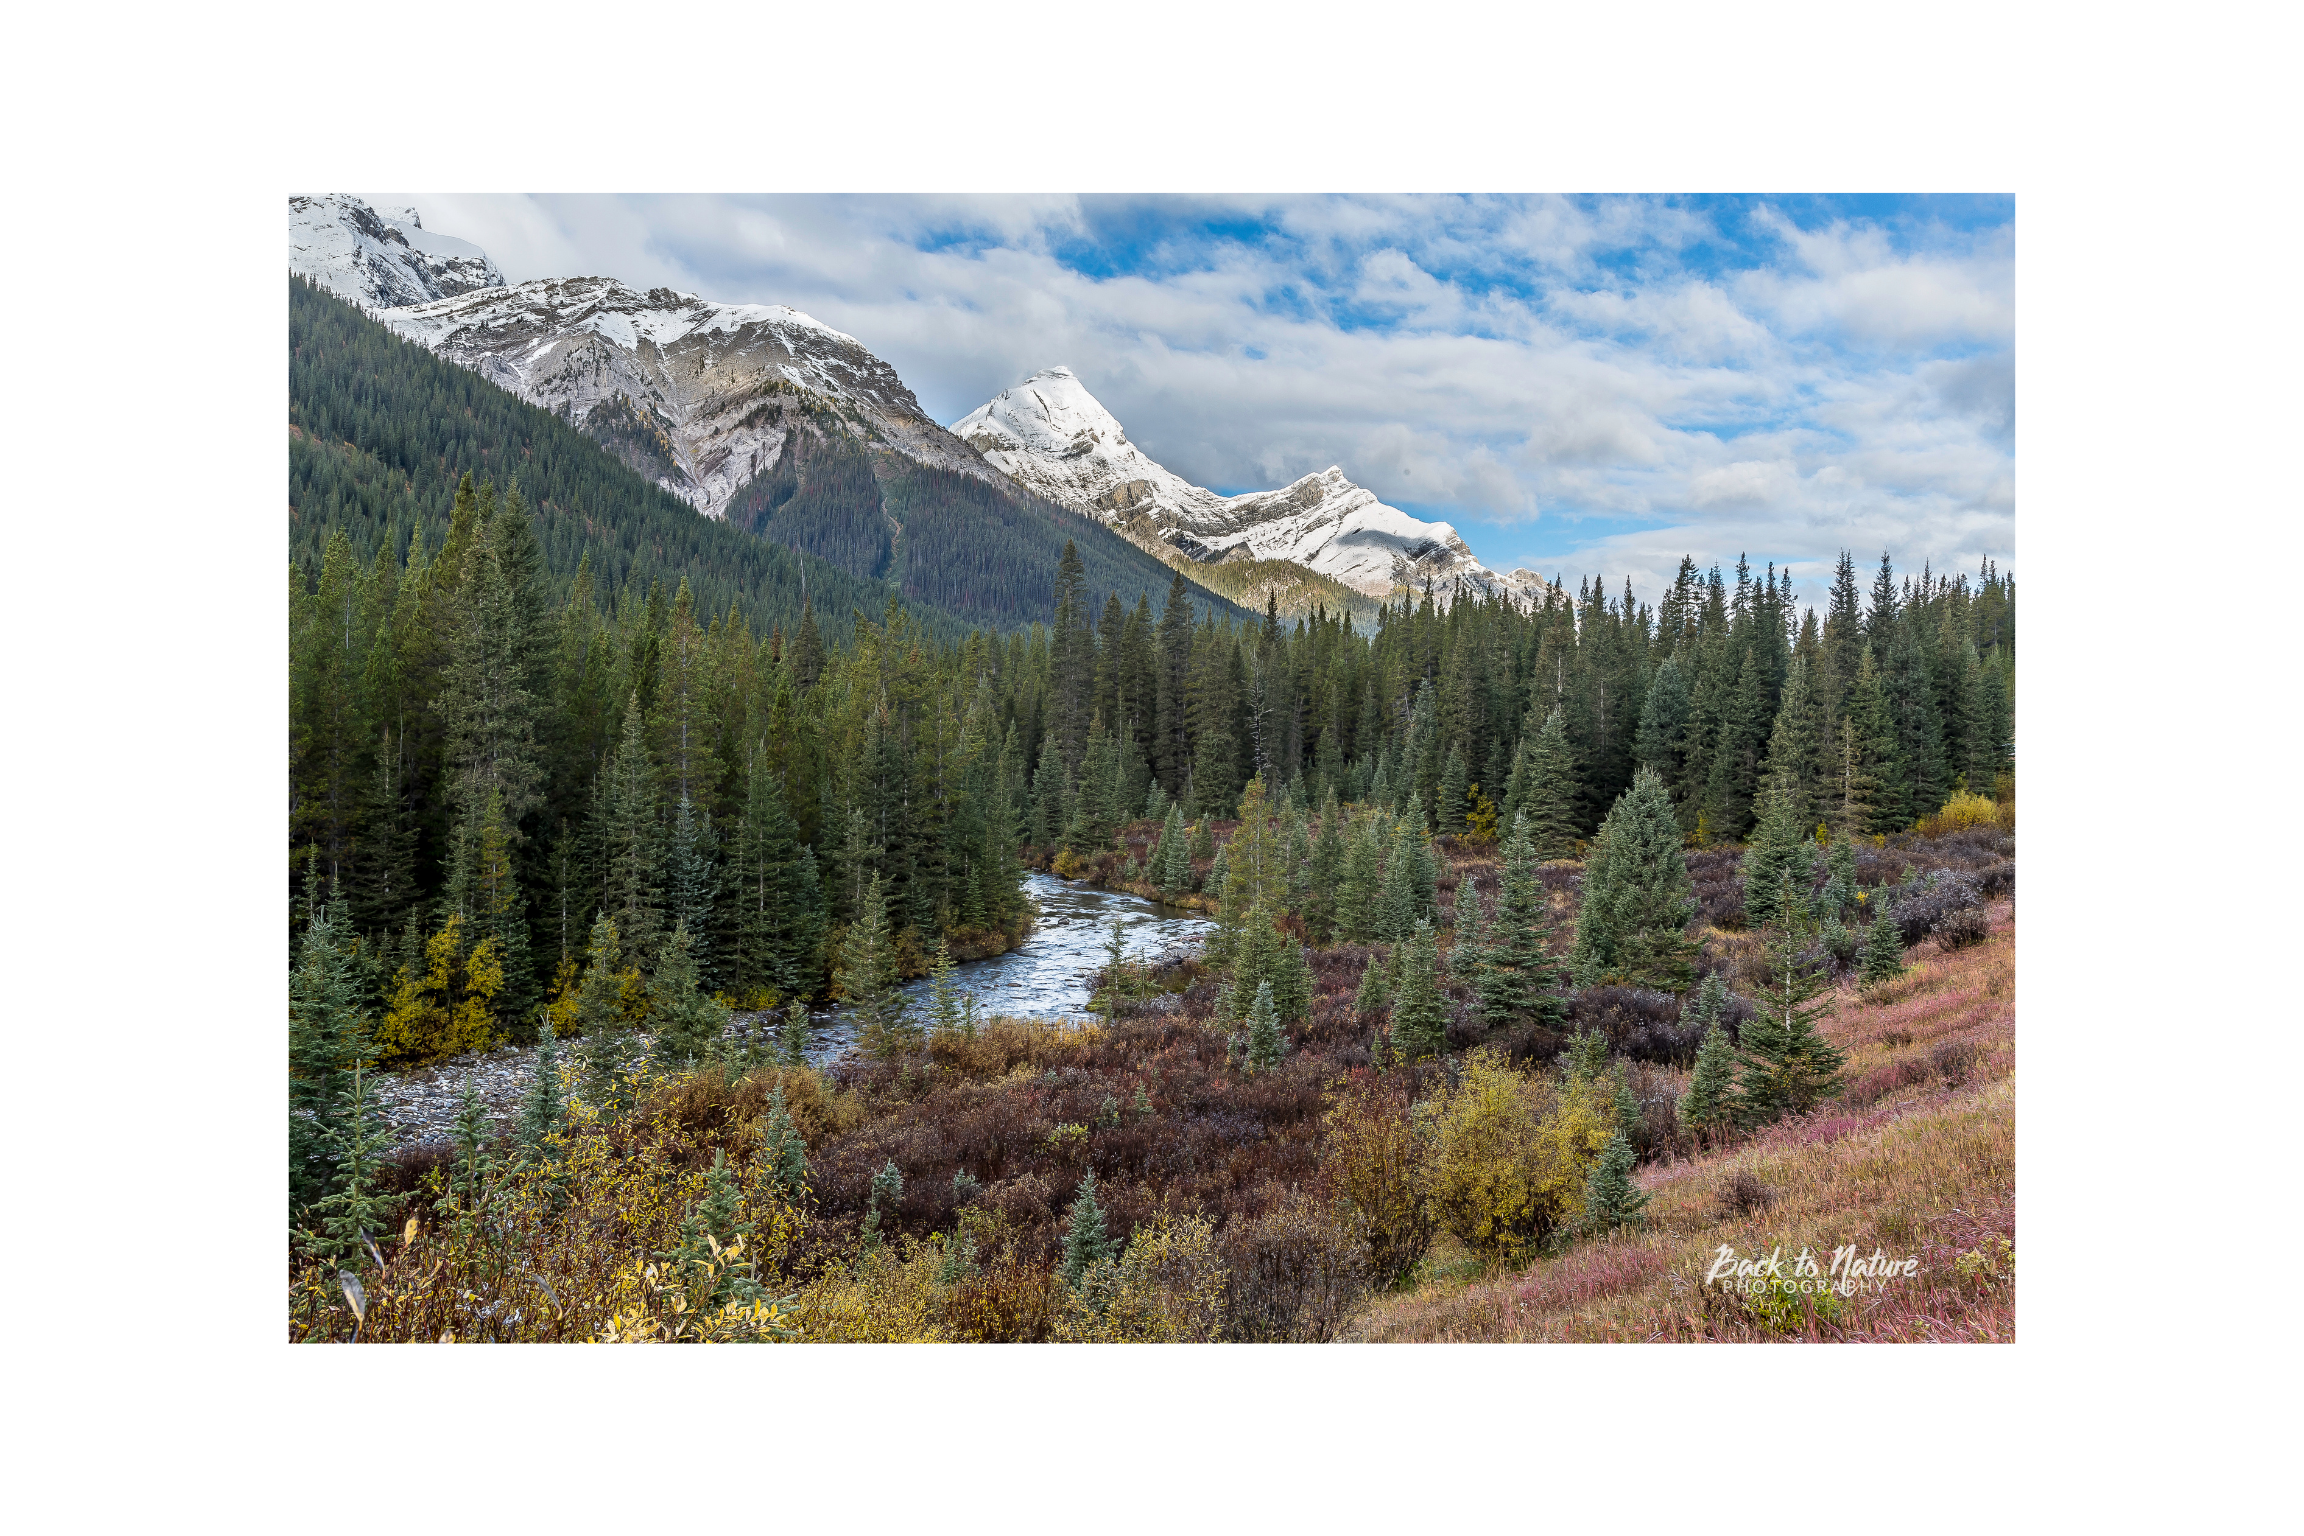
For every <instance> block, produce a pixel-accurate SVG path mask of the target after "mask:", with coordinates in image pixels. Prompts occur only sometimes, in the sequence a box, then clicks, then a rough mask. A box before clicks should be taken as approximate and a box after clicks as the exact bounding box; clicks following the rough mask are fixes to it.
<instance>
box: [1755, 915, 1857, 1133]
mask: <svg viewBox="0 0 2304 1536" xmlns="http://www.w3.org/2000/svg"><path fill="white" fill-rule="evenodd" d="M1767 958H1768V979H1767V982H1766V984H1765V985H1764V986H1763V987H1762V988H1761V989H1760V993H1759V997H1758V999H1757V1001H1758V1003H1759V1005H1760V1006H1759V1010H1758V1011H1757V1012H1756V1013H1755V1014H1754V1015H1753V1017H1752V1018H1751V1020H1750V1021H1748V1022H1747V1023H1746V1024H1745V1025H1744V1027H1743V1029H1742V1030H1741V1031H1740V1032H1739V1034H1738V1039H1737V1058H1738V1061H1739V1063H1740V1065H1741V1066H1742V1069H1743V1070H1742V1074H1741V1076H1740V1077H1739V1079H1738V1082H1737V1095H1736V1116H1737V1119H1738V1120H1740V1121H1742V1122H1743V1123H1744V1124H1746V1125H1766V1124H1768V1123H1769V1122H1771V1121H1774V1120H1778V1119H1781V1118H1782V1117H1784V1116H1785V1115H1788V1114H1800V1113H1803V1112H1805V1111H1807V1110H1808V1109H1810V1108H1811V1107H1813V1106H1814V1105H1815V1104H1816V1103H1817V1102H1819V1101H1820V1100H1823V1099H1828V1098H1831V1097H1832V1096H1833V1095H1835V1094H1837V1093H1838V1092H1839V1091H1840V1068H1841V1067H1842V1065H1843V1064H1844V1063H1845V1062H1846V1060H1847V1058H1846V1056H1845V1055H1844V1054H1843V1053H1842V1052H1841V1050H1840V1049H1839V1048H1838V1047H1837V1046H1835V1045H1833V1044H1832V1043H1831V1042H1830V1041H1828V1040H1826V1039H1825V1038H1824V1037H1823V1036H1822V1035H1820V1034H1818V1033H1817V1032H1816V1027H1815V1025H1816V1021H1817V1020H1818V1019H1820V1018H1822V1017H1824V1016H1825V1015H1826V1014H1828V1013H1830V1012H1831V1011H1832V1003H1831V1001H1830V998H1829V996H1827V995H1826V994H1828V993H1829V990H1830V989H1829V987H1828V985H1827V983H1826V982H1825V980H1824V978H1823V974H1822V972H1821V971H1820V969H1819V968H1817V967H1816V966H1814V965H1812V964H1810V963H1809V962H1807V961H1806V960H1804V959H1803V958H1802V949H1801V943H1800V939H1799V937H1798V935H1796V934H1794V933H1791V932H1789V931H1784V930H1779V931H1778V932H1777V934H1776V935H1775V937H1774V939H1773V940H1772V941H1771V942H1770V944H1769V945H1768V949H1767ZM1819 996H1825V998H1826V1000H1825V1001H1823V1002H1816V1001H1815V999H1816V998H1817V997H1819Z"/></svg>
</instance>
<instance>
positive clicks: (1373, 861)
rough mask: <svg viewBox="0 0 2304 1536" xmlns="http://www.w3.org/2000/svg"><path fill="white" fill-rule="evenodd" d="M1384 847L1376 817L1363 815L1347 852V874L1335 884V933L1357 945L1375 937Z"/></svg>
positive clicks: (1340, 877)
mask: <svg viewBox="0 0 2304 1536" xmlns="http://www.w3.org/2000/svg"><path fill="white" fill-rule="evenodd" d="M1383 848H1384V845H1383V842H1382V834H1381V833H1380V832H1379V831H1378V829H1377V825H1376V817H1375V816H1374V815H1371V814H1365V813H1364V814H1363V815H1362V816H1361V817H1360V820H1359V824H1358V825H1357V826H1356V827H1355V828H1354V829H1353V832H1352V836H1351V840H1350V842H1349V843H1348V844H1347V846H1346V848H1345V852H1344V872H1343V874H1342V875H1341V876H1339V877H1338V879H1337V883H1336V933H1337V936H1338V937H1340V938H1344V939H1348V940H1350V941H1351V942H1353V943H1355V944H1365V943H1367V942H1368V941H1369V940H1370V939H1372V938H1374V937H1376V931H1377V924H1378V922H1379V921H1380V915H1379V914H1380V911H1381V908H1380V907H1379V905H1378V898H1379V896H1380V894H1381V892H1382V889H1383V875H1384V867H1383V866H1384V851H1383Z"/></svg>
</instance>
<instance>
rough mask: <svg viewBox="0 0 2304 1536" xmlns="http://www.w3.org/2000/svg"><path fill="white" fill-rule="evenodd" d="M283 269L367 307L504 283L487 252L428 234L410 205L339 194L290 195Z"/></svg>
mask: <svg viewBox="0 0 2304 1536" xmlns="http://www.w3.org/2000/svg"><path fill="white" fill-rule="evenodd" d="M288 270H289V271H291V272H299V273H302V274H303V275H304V276H306V277H308V278H311V279H312V280H313V281H314V282H316V283H318V284H320V286H322V287H323V288H326V289H327V290H328V291H329V292H331V293H333V294H336V295H337V296H338V297H340V298H345V299H349V300H351V301H352V302H353V303H355V304H358V305H360V306H361V307H362V308H365V309H390V308H394V307H396V306H399V305H403V304H423V303H427V302H429V301H431V300H433V299H445V298H451V297H454V296H455V295H457V294H463V293H470V292H472V291H473V290H474V289H476V288H491V287H499V288H500V287H502V286H503V284H504V274H503V273H501V272H499V271H497V270H496V264H495V263H494V262H492V261H490V260H489V259H488V253H487V252H486V251H483V250H481V249H480V247H478V246H476V245H474V244H472V243H471V242H470V241H466V240H458V239H455V238H454V237H452V236H449V235H436V234H434V233H432V231H430V230H428V229H426V228H425V227H424V224H423V221H422V220H420V219H419V218H417V216H416V210H415V209H413V208H392V209H386V210H383V211H381V212H379V211H378V210H376V209H374V208H371V207H369V206H368V205H367V204H366V203H364V202H362V201H360V199H358V198H356V197H346V196H343V195H342V194H331V195H329V196H326V197H291V198H289V199H288Z"/></svg>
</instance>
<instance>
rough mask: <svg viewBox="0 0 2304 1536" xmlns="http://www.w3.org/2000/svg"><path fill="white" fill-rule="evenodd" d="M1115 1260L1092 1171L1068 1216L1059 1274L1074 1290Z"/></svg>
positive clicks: (1088, 1174) (1082, 1182) (1076, 1196)
mask: <svg viewBox="0 0 2304 1536" xmlns="http://www.w3.org/2000/svg"><path fill="white" fill-rule="evenodd" d="M1111 1257H1112V1239H1111V1237H1110V1235H1109V1234H1108V1233H1107V1232H1106V1231H1105V1228H1104V1207H1103V1206H1101V1205H1099V1204H1097V1203H1096V1170H1095V1169H1093V1168H1091V1169H1089V1170H1088V1173H1087V1176H1086V1177H1085V1178H1083V1179H1082V1180H1081V1181H1080V1189H1079V1192H1078V1193H1077V1194H1075V1195H1074V1196H1073V1197H1072V1208H1071V1210H1070V1211H1068V1212H1067V1213H1066V1215H1065V1222H1064V1257H1063V1259H1062V1260H1061V1261H1060V1262H1059V1263H1058V1264H1057V1267H1056V1268H1057V1273H1058V1274H1060V1275H1062V1276H1063V1277H1064V1283H1065V1284H1066V1285H1068V1286H1070V1287H1072V1288H1073V1289H1074V1290H1078V1289H1079V1288H1080V1282H1081V1279H1082V1277H1084V1276H1085V1275H1086V1274H1087V1273H1088V1272H1089V1271H1090V1270H1091V1269H1093V1268H1095V1267H1096V1266H1097V1265H1099V1264H1102V1263H1105V1262H1106V1261H1107V1260H1109V1259H1110V1258H1111Z"/></svg>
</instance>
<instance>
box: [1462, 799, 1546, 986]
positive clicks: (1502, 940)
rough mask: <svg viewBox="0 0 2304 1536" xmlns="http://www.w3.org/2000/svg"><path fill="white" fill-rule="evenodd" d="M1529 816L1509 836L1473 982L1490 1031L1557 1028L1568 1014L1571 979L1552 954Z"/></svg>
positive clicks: (1521, 818)
mask: <svg viewBox="0 0 2304 1536" xmlns="http://www.w3.org/2000/svg"><path fill="white" fill-rule="evenodd" d="M1528 820H1529V818H1528V813H1527V812H1525V811H1523V812H1521V813H1520V815H1519V816H1517V817H1515V818H1514V819H1513V822H1512V831H1511V834H1510V835H1509V836H1507V837H1506V838H1505V840H1504V877H1503V879H1502V881H1501V882H1500V883H1499V886H1498V889H1497V895H1496V917H1495V920H1494V921H1493V922H1492V923H1491V924H1489V927H1488V932H1487V934H1486V943H1485V945H1484V950H1485V952H1484V954H1483V956H1482V959H1481V964H1480V967H1479V970H1478V972H1477V973H1476V975H1475V978H1474V982H1473V984H1474V985H1475V986H1476V987H1477V988H1478V989H1479V993H1480V1015H1481V1019H1482V1021H1483V1023H1484V1024H1485V1025H1486V1026H1487V1027H1488V1028H1490V1029H1496V1028H1501V1027H1506V1026H1511V1025H1518V1024H1527V1023H1537V1024H1542V1025H1544V1026H1546V1027H1547V1028H1552V1029H1557V1028H1559V1027H1560V1023H1561V1020H1562V1017H1563V1015H1564V1013H1565V1005H1564V1003H1563V1002H1562V999H1561V996H1560V988H1561V985H1562V983H1563V982H1564V981H1565V980H1566V977H1565V975H1564V972H1563V968H1562V967H1561V965H1560V962H1559V961H1558V960H1557V959H1556V958H1555V957H1554V956H1553V954H1552V949H1551V943H1552V923H1551V904H1550V899H1549V898H1548V897H1547V895H1546V894H1545V890H1544V881H1543V878H1542V876H1540V875H1539V874H1538V873H1537V868H1536V865H1537V858H1536V850H1535V846H1534V844H1533V843H1532V842H1531V841H1530V839H1529V836H1528Z"/></svg>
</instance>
